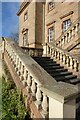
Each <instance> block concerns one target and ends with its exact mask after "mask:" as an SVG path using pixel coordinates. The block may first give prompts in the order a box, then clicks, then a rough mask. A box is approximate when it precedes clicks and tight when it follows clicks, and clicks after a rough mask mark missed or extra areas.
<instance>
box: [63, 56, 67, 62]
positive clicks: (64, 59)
mask: <svg viewBox="0 0 80 120" xmlns="http://www.w3.org/2000/svg"><path fill="white" fill-rule="evenodd" d="M63 63H64V64H66V55H65V54H63Z"/></svg>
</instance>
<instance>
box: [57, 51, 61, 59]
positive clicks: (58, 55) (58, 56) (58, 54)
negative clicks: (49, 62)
mask: <svg viewBox="0 0 80 120" xmlns="http://www.w3.org/2000/svg"><path fill="white" fill-rule="evenodd" d="M57 58H58V60H60V53H59V51H58V52H57Z"/></svg>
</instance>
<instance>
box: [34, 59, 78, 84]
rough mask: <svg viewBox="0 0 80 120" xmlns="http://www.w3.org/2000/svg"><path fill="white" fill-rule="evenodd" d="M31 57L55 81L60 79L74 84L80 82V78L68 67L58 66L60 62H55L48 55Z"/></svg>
mask: <svg viewBox="0 0 80 120" xmlns="http://www.w3.org/2000/svg"><path fill="white" fill-rule="evenodd" d="M33 59H34V60H35V61H36V62H37V63H38V64H39V65H40V66H41V67H42V68H44V70H46V71H47V72H48V73H49V74H50V75H51V76H52V77H53V78H55V80H56V81H57V82H59V81H62V82H67V83H70V84H74V85H76V84H78V83H80V80H79V78H77V76H76V75H73V73H72V72H70V71H68V69H65V68H64V67H63V66H60V64H58V63H56V61H54V60H53V59H50V57H33Z"/></svg>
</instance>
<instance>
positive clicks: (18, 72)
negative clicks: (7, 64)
mask: <svg viewBox="0 0 80 120" xmlns="http://www.w3.org/2000/svg"><path fill="white" fill-rule="evenodd" d="M17 67H18V71H17V74H18V75H19V76H20V60H19V62H18V65H17Z"/></svg>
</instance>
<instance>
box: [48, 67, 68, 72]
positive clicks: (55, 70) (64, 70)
mask: <svg viewBox="0 0 80 120" xmlns="http://www.w3.org/2000/svg"><path fill="white" fill-rule="evenodd" d="M67 71H68V70H67V69H63V68H61V69H53V68H51V69H47V72H54V73H56V72H57V73H60V72H67Z"/></svg>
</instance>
